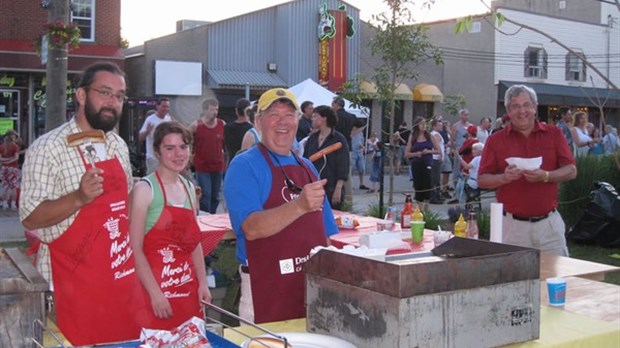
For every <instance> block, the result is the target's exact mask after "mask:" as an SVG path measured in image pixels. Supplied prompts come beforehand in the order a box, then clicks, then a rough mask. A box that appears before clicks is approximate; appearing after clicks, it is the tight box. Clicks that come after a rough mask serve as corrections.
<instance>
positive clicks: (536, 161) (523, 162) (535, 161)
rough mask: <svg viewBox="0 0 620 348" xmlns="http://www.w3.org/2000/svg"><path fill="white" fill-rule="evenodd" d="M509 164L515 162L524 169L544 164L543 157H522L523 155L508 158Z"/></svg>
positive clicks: (534, 168)
mask: <svg viewBox="0 0 620 348" xmlns="http://www.w3.org/2000/svg"><path fill="white" fill-rule="evenodd" d="M506 162H508V164H514V165H516V166H517V168H519V169H523V170H536V169H538V168H540V165H541V164H542V157H533V158H522V157H508V158H506Z"/></svg>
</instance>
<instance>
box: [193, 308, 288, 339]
mask: <svg viewBox="0 0 620 348" xmlns="http://www.w3.org/2000/svg"><path fill="white" fill-rule="evenodd" d="M200 302H201V303H202V304H203V305H205V306H207V307H210V308H212V309H213V310H215V311H216V312H220V313H222V314H225V315H227V316H229V317H231V318H233V319H236V320H239V321H241V322H243V323H245V324H247V325H249V326H251V327H253V328H255V329H257V330H260V331H262V332H264V333H266V334H269V335H271V336H273V337H275V338H277V339H279V340H280V341H282V342H284V346H285V347H288V342H287V340H286V337H283V336H280V335H278V334H276V333H275V332H272V331H270V330H267V329H265V328H264V327H262V326H259V325H256V324H254V323H253V322H251V321H249V320H247V319H243V318H241V317H240V316H238V315H236V314H234V313H231V312H229V311H227V310H225V309H224V308H221V307H218V306H216V305H214V304H212V303H209V302H206V301H203V300H200Z"/></svg>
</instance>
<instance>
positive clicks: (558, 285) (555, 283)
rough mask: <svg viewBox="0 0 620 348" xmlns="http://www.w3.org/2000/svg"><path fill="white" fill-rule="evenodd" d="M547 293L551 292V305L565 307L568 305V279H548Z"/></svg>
mask: <svg viewBox="0 0 620 348" xmlns="http://www.w3.org/2000/svg"><path fill="white" fill-rule="evenodd" d="M547 291H548V292H549V305H550V306H553V307H564V304H566V279H564V278H548V279H547Z"/></svg>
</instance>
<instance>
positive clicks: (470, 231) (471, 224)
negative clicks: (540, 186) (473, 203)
mask: <svg viewBox="0 0 620 348" xmlns="http://www.w3.org/2000/svg"><path fill="white" fill-rule="evenodd" d="M467 238H472V239H478V221H476V212H473V211H472V212H469V221H468V222H467Z"/></svg>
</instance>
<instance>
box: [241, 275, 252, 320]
mask: <svg viewBox="0 0 620 348" xmlns="http://www.w3.org/2000/svg"><path fill="white" fill-rule="evenodd" d="M239 275H241V298H239V316H240V317H241V318H243V319H245V320H248V321H251V322H254V302H253V301H252V284H251V283H250V274H249V273H245V272H241V266H239ZM239 325H242V326H243V325H246V324H245V323H243V322H239Z"/></svg>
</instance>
